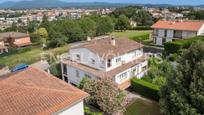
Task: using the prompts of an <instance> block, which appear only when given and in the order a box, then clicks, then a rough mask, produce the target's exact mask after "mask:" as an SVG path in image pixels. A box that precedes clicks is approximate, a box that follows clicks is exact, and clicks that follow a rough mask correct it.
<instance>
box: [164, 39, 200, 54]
mask: <svg viewBox="0 0 204 115" xmlns="http://www.w3.org/2000/svg"><path fill="white" fill-rule="evenodd" d="M198 40H201V41H204V37H203V36H197V37H193V38H189V39H183V40H177V41H173V42H166V43H164V49H165V52H166V53H167V54H173V53H179V52H180V51H181V50H182V49H187V48H189V47H190V46H191V44H192V43H193V42H196V41H198Z"/></svg>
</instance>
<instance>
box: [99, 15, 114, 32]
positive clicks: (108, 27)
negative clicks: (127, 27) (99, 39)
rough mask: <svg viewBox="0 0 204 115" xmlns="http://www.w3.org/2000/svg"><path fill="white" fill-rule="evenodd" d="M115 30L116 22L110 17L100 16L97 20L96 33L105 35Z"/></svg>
mask: <svg viewBox="0 0 204 115" xmlns="http://www.w3.org/2000/svg"><path fill="white" fill-rule="evenodd" d="M113 30H114V24H113V21H112V19H111V18H110V17H108V16H106V17H100V18H99V19H98V20H97V28H96V35H98V36H100V35H104V34H107V33H109V32H112V31H113Z"/></svg>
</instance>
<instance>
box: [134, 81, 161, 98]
mask: <svg viewBox="0 0 204 115" xmlns="http://www.w3.org/2000/svg"><path fill="white" fill-rule="evenodd" d="M131 84H132V88H133V90H134V91H136V92H137V93H139V94H141V95H143V96H145V97H149V98H151V99H154V100H159V87H158V86H157V85H154V84H151V83H149V82H146V81H144V80H141V79H137V78H133V79H132V80H131Z"/></svg>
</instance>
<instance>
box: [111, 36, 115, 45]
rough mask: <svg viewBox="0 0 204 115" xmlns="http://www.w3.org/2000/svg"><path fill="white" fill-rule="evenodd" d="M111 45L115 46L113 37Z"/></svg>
mask: <svg viewBox="0 0 204 115" xmlns="http://www.w3.org/2000/svg"><path fill="white" fill-rule="evenodd" d="M111 45H113V46H115V38H111Z"/></svg>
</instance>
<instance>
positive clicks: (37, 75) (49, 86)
mask: <svg viewBox="0 0 204 115" xmlns="http://www.w3.org/2000/svg"><path fill="white" fill-rule="evenodd" d="M87 96H88V94H87V93H85V92H83V91H81V90H79V89H77V88H75V87H73V86H72V85H70V84H67V83H65V82H64V81H62V80H59V79H58V78H56V77H54V76H52V75H50V74H48V73H46V72H44V71H41V70H38V69H36V68H32V67H29V68H27V69H26V70H23V71H20V72H16V73H12V74H10V75H7V76H4V77H2V78H1V80H0V103H1V104H0V113H1V114H2V115H34V114H35V115H36V114H42V115H49V114H53V113H55V112H58V111H60V110H62V109H64V108H69V107H71V106H72V105H73V104H75V103H77V102H79V101H81V100H83V99H84V98H85V97H87Z"/></svg>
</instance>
